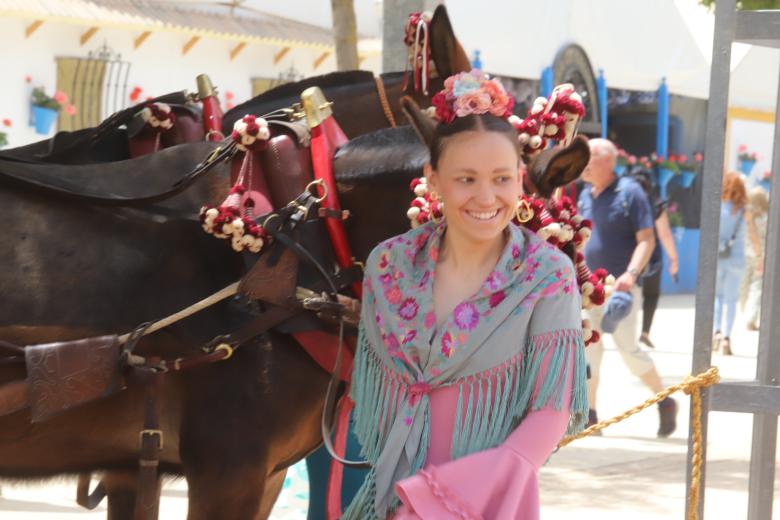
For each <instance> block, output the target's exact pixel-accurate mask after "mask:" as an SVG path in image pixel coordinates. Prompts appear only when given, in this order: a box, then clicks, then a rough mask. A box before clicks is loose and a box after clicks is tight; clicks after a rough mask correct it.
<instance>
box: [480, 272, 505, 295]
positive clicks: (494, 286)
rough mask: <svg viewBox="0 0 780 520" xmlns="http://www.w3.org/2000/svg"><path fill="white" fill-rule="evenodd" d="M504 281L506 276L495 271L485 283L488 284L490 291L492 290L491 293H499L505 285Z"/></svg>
mask: <svg viewBox="0 0 780 520" xmlns="http://www.w3.org/2000/svg"><path fill="white" fill-rule="evenodd" d="M504 281H505V280H504V275H502V274H501V273H499V272H498V271H493V272H492V273H490V275H489V276H488V277H487V280H485V283H486V284H487V286H488V289H490V290H491V291H497V290H498V289H499V287H501V286H502V285H503V284H504Z"/></svg>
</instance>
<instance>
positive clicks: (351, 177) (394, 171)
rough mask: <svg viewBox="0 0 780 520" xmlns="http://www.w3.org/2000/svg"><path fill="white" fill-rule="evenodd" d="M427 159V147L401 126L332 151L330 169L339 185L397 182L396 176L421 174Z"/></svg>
mask: <svg viewBox="0 0 780 520" xmlns="http://www.w3.org/2000/svg"><path fill="white" fill-rule="evenodd" d="M428 158H429V154H428V148H427V147H426V146H425V145H424V144H422V143H421V142H420V140H419V139H418V137H417V134H416V133H415V132H414V130H413V129H412V127H411V126H401V127H398V128H385V129H382V130H377V131H376V132H371V133H370V134H366V135H361V136H359V137H356V138H354V139H352V140H351V141H349V142H348V143H347V144H345V145H344V146H342V147H341V148H339V150H338V151H337V152H336V157H335V159H334V169H335V174H336V180H337V181H339V182H346V183H355V182H362V181H368V180H370V181H371V182H382V181H387V182H398V176H399V175H400V176H402V177H404V178H409V179H411V178H412V177H419V176H420V175H422V168H423V165H424V164H425V163H426V162H428Z"/></svg>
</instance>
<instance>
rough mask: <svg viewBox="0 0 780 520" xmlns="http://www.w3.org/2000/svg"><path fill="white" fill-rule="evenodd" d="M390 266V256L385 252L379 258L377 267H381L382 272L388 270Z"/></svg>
mask: <svg viewBox="0 0 780 520" xmlns="http://www.w3.org/2000/svg"><path fill="white" fill-rule="evenodd" d="M388 265H390V255H389V254H388V253H387V251H385V252H384V253H382V254H381V255H380V257H379V264H378V266H377V267H379V269H380V270H382V271H384V270H385V269H387V266H388Z"/></svg>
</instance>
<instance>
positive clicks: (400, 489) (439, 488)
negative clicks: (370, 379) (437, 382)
mask: <svg viewBox="0 0 780 520" xmlns="http://www.w3.org/2000/svg"><path fill="white" fill-rule="evenodd" d="M548 362H549V359H545V360H544V363H543V365H545V368H546V365H547V364H548ZM565 384H566V391H564V392H563V395H564V396H570V394H571V392H570V390H571V386H572V381H571V378H569V380H568V381H567V382H566V383H565ZM537 390H538V387H537ZM429 398H430V402H431V433H430V445H429V448H428V450H429V451H428V457H427V459H426V464H425V468H424V469H422V470H420V471H419V472H418V473H417V474H415V475H413V476H411V477H408V478H406V479H404V480H401V481H399V482H398V483H396V485H395V489H396V492H397V494H398V496H399V497H400V499H401V502H402V504H401V506H400V507H399V508H398V509H397V510H396V511H395V514H394V515H393V514H391V515H390V516H389V518H390V519H392V520H450V519H459V520H483V519H484V520H499V519H500V520H503V519H507V520H509V519H518V520H519V519H522V520H537V519H538V518H539V509H540V505H539V481H538V473H539V468H540V467H541V466H542V464H544V462H545V461H546V460H547V458H548V457H549V456H550V454H551V453H552V452H553V450H554V449H555V447H556V446H557V445H558V442H559V441H560V439H561V438H562V437H563V435H564V434H565V433H566V429H567V426H568V425H569V417H570V413H569V411H568V406H569V400H570V399H569V398H568V397H567V398H565V399H564V403H563V404H564V406H563V407H562V409H561V411H558V410H555V409H553V408H549V409H542V410H537V411H532V412H530V413H529V414H528V415H527V416H526V417H525V418H524V419H523V421H522V422H521V423H520V425H519V426H518V427H517V428H516V429H515V430H514V431H513V432H512V433H511V434H510V435H509V437H508V438H507V439H506V440H505V441H504V442H503V443H502V444H501V445H499V446H498V447H496V448H492V449H488V450H484V451H480V452H477V453H473V454H471V455H467V456H465V457H461V458H459V459H456V460H452V457H451V455H450V453H451V448H452V438H453V427H454V425H455V423H456V413H457V402H458V389H457V388H456V387H443V388H438V389H435V390H433V391H431V393H430V394H429Z"/></svg>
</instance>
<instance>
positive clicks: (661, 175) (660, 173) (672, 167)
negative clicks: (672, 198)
mask: <svg viewBox="0 0 780 520" xmlns="http://www.w3.org/2000/svg"><path fill="white" fill-rule="evenodd" d="M652 157H653V159H654V161H655V170H656V182H657V184H658V189H659V190H660V192H661V198H662V199H664V200H667V199H668V198H669V197H668V194H667V191H666V186H667V184H669V181H670V180H672V177H674V176H675V175H678V174H679V173H680V165H679V164H678V163H677V158H676V157H674V156H670V157H669V158H665V157H664V156H663V155H656V154H653V156H652ZM672 159H674V160H672Z"/></svg>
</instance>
